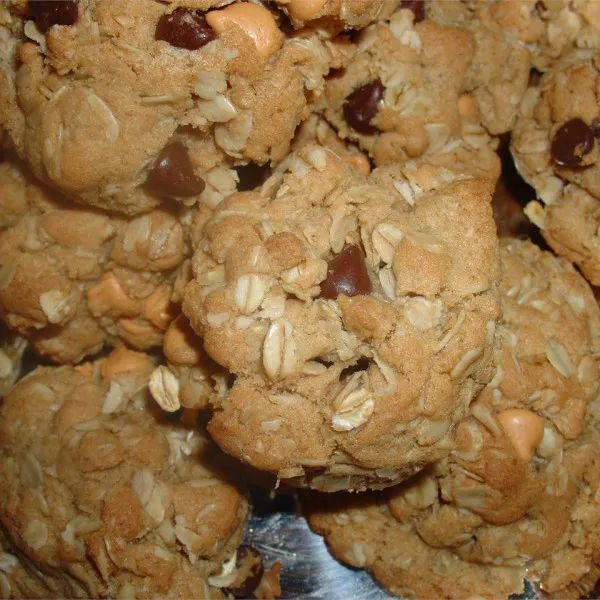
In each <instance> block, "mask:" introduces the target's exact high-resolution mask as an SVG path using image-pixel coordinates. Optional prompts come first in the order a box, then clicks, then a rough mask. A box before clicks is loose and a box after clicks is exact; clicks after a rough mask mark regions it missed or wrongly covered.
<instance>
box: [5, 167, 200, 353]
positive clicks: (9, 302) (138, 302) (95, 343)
mask: <svg viewBox="0 0 600 600" xmlns="http://www.w3.org/2000/svg"><path fill="white" fill-rule="evenodd" d="M210 213H211V211H210V209H208V208H207V207H205V206H201V207H199V208H198V209H195V210H194V211H193V212H192V211H191V209H189V208H186V207H182V206H177V205H168V204H165V205H164V206H163V207H160V208H157V209H155V210H153V211H151V212H149V213H147V214H144V215H141V216H138V217H131V218H128V217H123V216H119V215H115V214H114V213H103V212H101V211H98V210H96V209H92V208H86V207H82V206H80V205H77V204H74V203H72V202H70V201H68V200H66V199H65V198H64V197H62V196H60V195H58V194H56V193H54V192H53V191H52V190H50V189H49V188H47V187H45V186H43V185H42V184H39V183H38V182H37V181H35V180H34V179H33V178H32V177H31V176H30V175H29V174H27V173H26V171H25V169H24V167H23V166H22V165H21V164H20V163H18V162H16V161H15V160H12V159H8V160H7V161H5V162H4V163H2V164H0V318H1V319H2V320H3V321H4V322H5V323H6V324H7V325H8V326H9V327H10V328H11V329H13V330H15V331H17V332H19V333H20V334H21V335H23V336H24V337H26V338H27V339H28V340H30V341H31V344H32V346H33V348H34V349H35V350H36V352H38V353H39V354H41V355H43V356H46V357H48V358H50V359H51V360H53V361H55V362H60V363H67V362H77V361H79V360H81V359H82V358H83V357H84V356H87V355H91V354H94V353H96V352H98V351H99V350H100V349H101V348H102V346H103V345H104V344H105V343H109V344H112V345H118V344H122V343H123V342H125V343H127V344H128V345H130V346H133V347H134V348H137V349H148V348H151V347H155V346H160V345H162V338H163V334H164V332H165V331H166V330H167V327H168V325H169V323H170V322H171V320H172V319H173V318H174V317H175V316H177V314H178V309H177V307H176V306H175V305H174V304H173V303H172V302H171V295H172V293H173V288H174V287H175V285H176V283H177V277H178V276H179V275H180V274H181V271H182V269H183V266H184V265H183V263H184V259H185V258H186V257H187V256H189V255H190V254H191V246H192V245H193V243H194V241H193V240H194V238H195V236H197V235H198V230H201V228H202V224H203V220H205V219H206V218H207V216H208V215H210Z"/></svg>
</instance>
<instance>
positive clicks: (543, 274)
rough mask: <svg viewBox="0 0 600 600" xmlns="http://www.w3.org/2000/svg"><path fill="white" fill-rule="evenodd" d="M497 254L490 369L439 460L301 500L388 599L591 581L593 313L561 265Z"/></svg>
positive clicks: (581, 586)
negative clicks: (388, 480)
mask: <svg viewBox="0 0 600 600" xmlns="http://www.w3.org/2000/svg"><path fill="white" fill-rule="evenodd" d="M500 254H501V259H502V281H501V284H500V297H501V304H502V309H503V316H502V319H501V322H500V324H499V327H498V330H497V346H496V350H495V353H494V361H493V362H494V368H495V374H494V377H493V379H492V380H491V381H490V383H489V384H488V385H487V386H486V387H485V388H484V390H483V391H482V392H481V393H480V394H479V396H478V397H477V399H476V401H475V402H474V403H473V404H472V405H471V407H470V410H469V415H468V416H467V418H466V419H465V420H463V421H462V422H461V423H460V424H459V425H458V428H457V434H456V446H455V448H454V450H453V451H452V453H451V454H450V456H449V457H448V458H446V459H444V460H442V461H441V462H439V463H438V464H436V465H434V466H432V467H429V468H427V469H425V470H424V471H422V472H421V473H420V474H419V475H417V476H416V477H415V478H413V479H412V480H409V481H407V482H405V483H404V484H401V485H400V486H398V487H396V488H393V489H391V490H386V493H385V494H378V495H375V494H369V495H363V496H362V497H358V498H357V497H354V498H349V497H347V495H344V496H342V495H341V494H340V495H338V496H339V497H338V498H331V497H323V496H322V495H320V496H319V495H317V494H312V495H310V496H308V497H307V501H306V509H307V511H308V518H309V522H310V524H311V526H312V527H313V528H314V529H315V530H316V531H317V532H319V533H321V534H322V535H324V537H325V539H326V541H327V544H328V546H329V548H330V550H331V551H332V552H333V554H334V555H335V556H336V557H337V558H338V559H340V560H342V561H343V562H346V563H348V564H350V565H352V566H355V567H360V568H365V569H368V570H369V571H370V572H371V573H372V574H373V576H374V577H375V579H377V581H378V582H379V583H381V584H382V585H383V586H384V587H385V588H386V589H388V590H390V591H391V592H392V593H393V594H397V595H399V596H403V597H406V596H408V597H419V598H442V597H443V598H467V597H472V596H477V597H484V598H498V597H506V596H508V595H509V594H511V593H519V592H521V591H522V587H523V579H524V578H525V576H526V577H527V579H528V580H530V581H532V582H534V583H539V584H540V587H541V589H542V590H543V591H544V592H546V593H548V594H550V595H553V596H554V595H556V597H561V598H570V597H574V598H575V597H581V596H583V595H585V594H586V593H588V592H589V591H590V590H591V589H592V588H593V587H594V585H595V583H596V579H597V577H598V570H597V567H596V566H595V561H597V560H598V558H599V557H600V505H599V504H598V502H597V497H598V494H599V493H600V485H599V479H598V477H599V476H600V435H599V434H598V431H597V429H596V427H595V424H596V422H597V406H596V404H597V401H595V400H594V398H595V396H596V394H597V391H598V366H599V365H598V344H599V343H600V311H599V310H598V306H597V304H596V301H595V299H594V295H593V293H592V290H591V289H590V287H589V285H588V284H587V282H586V281H585V280H584V279H583V278H582V277H581V275H579V274H578V273H577V272H576V271H575V269H574V268H573V267H572V266H571V265H570V264H569V263H568V262H567V261H566V260H564V259H557V258H556V257H555V256H554V255H552V254H550V253H549V252H544V251H542V250H540V249H539V248H538V247H537V246H534V245H533V244H531V243H530V242H522V241H518V240H504V241H503V242H502V244H501V249H500Z"/></svg>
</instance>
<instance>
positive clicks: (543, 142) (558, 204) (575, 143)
mask: <svg viewBox="0 0 600 600" xmlns="http://www.w3.org/2000/svg"><path fill="white" fill-rule="evenodd" d="M599 64H600V54H598V53H597V52H595V51H592V50H579V51H575V52H574V53H572V54H570V55H568V56H566V57H565V58H563V59H562V60H560V61H558V62H557V63H555V64H554V65H553V66H552V68H551V69H549V70H548V71H547V72H546V73H545V74H544V76H543V77H542V78H541V80H540V81H539V83H538V85H537V86H535V87H532V88H530V89H529V90H528V91H527V94H526V96H525V98H524V100H523V103H522V104H521V116H520V118H519V120H518V122H517V125H516V127H515V130H514V131H513V135H512V144H511V151H512V154H513V157H514V160H515V164H516V166H517V168H518V170H519V172H520V173H521V175H522V176H523V178H524V179H525V180H526V181H527V182H528V183H529V184H530V185H532V186H533V187H534V188H535V191H536V194H537V197H538V199H539V201H538V202H535V201H534V202H531V203H530V204H529V205H528V206H527V208H526V212H527V215H528V216H529V218H530V219H531V221H533V223H535V224H536V225H537V226H538V227H539V228H540V230H541V233H542V235H543V236H544V238H545V239H546V241H547V242H548V244H549V245H550V246H551V247H552V249H553V250H554V251H555V252H557V253H558V254H560V255H561V256H564V257H565V258H568V259H569V260H571V261H572V262H574V263H575V264H576V265H577V266H578V267H579V268H580V269H581V270H582V271H583V274H584V275H585V276H586V277H587V279H588V280H589V281H590V282H591V283H593V284H594V285H597V284H599V283H600V240H599V238H598V227H599V226H600V217H599V216H598V208H599V207H600V168H599V167H598V164H597V163H598V159H599V157H600V149H599V148H600V146H598V142H597V141H596V138H595V135H596V133H595V132H596V128H597V126H598V125H597V123H598V119H599V117H600V109H599V108H598V106H599V104H598V85H599V83H600V74H599V73H600V71H599Z"/></svg>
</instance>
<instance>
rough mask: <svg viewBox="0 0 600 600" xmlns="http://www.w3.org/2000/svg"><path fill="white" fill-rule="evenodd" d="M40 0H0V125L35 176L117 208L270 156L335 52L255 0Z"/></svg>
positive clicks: (188, 194) (183, 195) (278, 155)
mask: <svg viewBox="0 0 600 600" xmlns="http://www.w3.org/2000/svg"><path fill="white" fill-rule="evenodd" d="M49 6H50V5H48V4H47V2H44V1H37V2H33V1H31V2H29V3H27V2H25V1H24V0H14V1H12V2H10V3H8V4H7V3H3V6H2V10H1V14H2V16H1V21H0V23H1V24H2V25H1V26H2V27H3V29H2V38H5V39H6V40H7V42H6V45H7V46H8V48H7V49H6V50H5V51H4V52H0V57H3V58H4V61H3V62H4V65H3V66H4V69H3V71H2V77H1V78H0V103H1V105H2V107H3V110H2V112H1V117H0V128H4V129H5V130H6V132H7V133H8V135H9V137H10V140H11V143H12V144H13V145H14V147H15V149H16V151H17V152H18V154H19V155H20V156H21V157H22V158H24V159H25V160H26V162H27V163H28V165H29V166H30V168H31V169H32V170H33V172H34V173H35V174H36V176H37V177H38V178H40V179H42V180H44V181H45V182H47V183H49V184H51V185H52V186H54V187H55V188H57V189H58V190H60V191H61V192H63V193H64V194H66V195H67V196H69V197H70V198H72V199H73V200H76V201H78V202H81V203H84V204H88V205H92V206H96V207H100V208H105V209H110V210H117V211H121V212H125V213H127V214H136V213H140V212H144V211H148V210H150V209H152V208H154V207H156V206H158V205H159V204H160V203H161V202H162V201H163V200H164V199H165V198H166V197H168V198H173V199H175V200H177V201H181V202H183V203H187V204H193V203H195V202H196V201H197V200H198V199H199V198H200V197H201V194H202V192H203V190H204V188H205V184H206V180H205V174H206V172H207V171H209V170H211V169H213V168H218V167H223V168H229V167H230V166H232V164H233V163H236V164H238V163H239V164H242V163H247V162H256V163H265V162H268V161H271V160H272V161H278V160H281V159H282V158H283V157H284V156H285V154H286V152H287V149H288V146H289V142H290V140H291V138H292V136H293V132H294V129H295V128H296V126H297V125H298V124H299V123H300V122H301V121H302V120H303V119H304V118H305V117H306V116H308V106H307V97H309V96H310V95H311V94H313V93H316V92H318V90H319V88H320V86H321V82H322V78H323V75H324V74H325V73H327V71H328V70H329V66H330V62H331V64H333V65H335V64H336V59H335V58H334V57H333V54H332V50H331V47H332V43H331V42H328V43H325V41H322V40H321V39H320V38H319V36H318V35H316V34H310V33H308V34H306V35H303V34H299V35H297V36H295V35H294V36H291V37H286V36H284V34H283V33H282V31H281V30H280V29H279V27H278V23H277V20H276V19H277V14H279V13H276V12H275V13H274V12H272V11H270V10H269V9H268V8H266V7H265V6H263V4H261V3H259V2H256V3H245V2H223V1H222V0H202V1H194V0H189V1H188V2H183V3H181V2H178V3H176V4H173V3H161V2H148V1H147V0H101V1H100V0H80V1H79V0H69V1H67V2H64V3H62V4H61V5H60V9H55V8H54V5H52V7H53V8H47V7H49ZM342 45H343V44H342ZM17 72H18V76H17Z"/></svg>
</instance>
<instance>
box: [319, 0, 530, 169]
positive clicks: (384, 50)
mask: <svg viewBox="0 0 600 600" xmlns="http://www.w3.org/2000/svg"><path fill="white" fill-rule="evenodd" d="M424 6H425V5H424V4H423V3H418V2H415V3H413V2H411V3H407V4H405V3H401V4H400V7H399V8H398V10H397V11H395V12H394V13H393V14H392V15H391V16H390V17H389V18H388V19H385V20H382V21H380V22H378V23H375V24H373V25H370V26H369V27H367V28H366V29H365V30H363V31H362V32H361V34H360V36H359V37H358V39H357V41H356V43H357V54H356V56H355V57H354V59H353V60H352V62H351V63H350V64H349V65H348V66H347V67H346V69H344V70H343V71H339V72H337V73H336V76H332V77H328V78H327V81H326V85H325V94H324V96H323V98H322V99H321V100H319V102H317V104H316V106H315V110H316V111H318V112H320V113H322V114H323V116H324V117H325V118H326V119H327V120H328V121H329V122H330V123H331V124H332V125H333V126H334V127H335V128H336V130H337V131H338V132H339V134H340V136H341V137H343V138H347V139H349V140H351V141H353V142H356V143H358V144H359V145H360V146H361V148H362V149H364V150H365V151H367V152H368V153H369V154H370V156H371V158H372V159H373V160H374V162H375V164H377V165H382V164H387V163H390V162H405V161H407V160H410V159H415V158H418V157H420V156H421V155H425V154H427V155H430V154H433V153H436V152H438V151H440V150H445V149H446V147H447V146H450V145H452V144H454V143H456V141H457V140H460V139H462V140H463V141H464V142H466V143H468V144H469V145H470V146H472V148H474V149H478V150H479V149H483V148H488V149H489V148H495V146H496V142H495V140H494V139H492V138H491V137H490V135H497V134H500V133H503V132H505V131H507V130H508V129H509V128H510V127H511V126H512V124H513V122H514V117H515V116H516V107H517V104H518V102H519V100H520V98H521V96H522V94H523V93H524V91H525V89H526V86H527V81H528V76H529V58H528V56H529V55H528V53H527V50H525V49H523V48H521V47H515V46H514V45H511V44H510V43H509V42H508V41H507V40H505V38H504V37H503V35H502V33H501V32H496V31H492V30H490V29H485V28H482V27H476V26H475V25H474V24H473V23H466V24H462V25H460V26H459V25H457V24H455V23H452V22H451V21H446V22H444V21H443V20H440V22H437V21H435V20H434V19H429V18H427V19H425V18H424V16H425V13H424V12H423V11H424V8H423V7H424ZM495 65H497V66H495ZM507 96H509V99H507ZM505 106H506V107H512V108H510V110H509V111H506V110H505V109H504V107H505Z"/></svg>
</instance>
